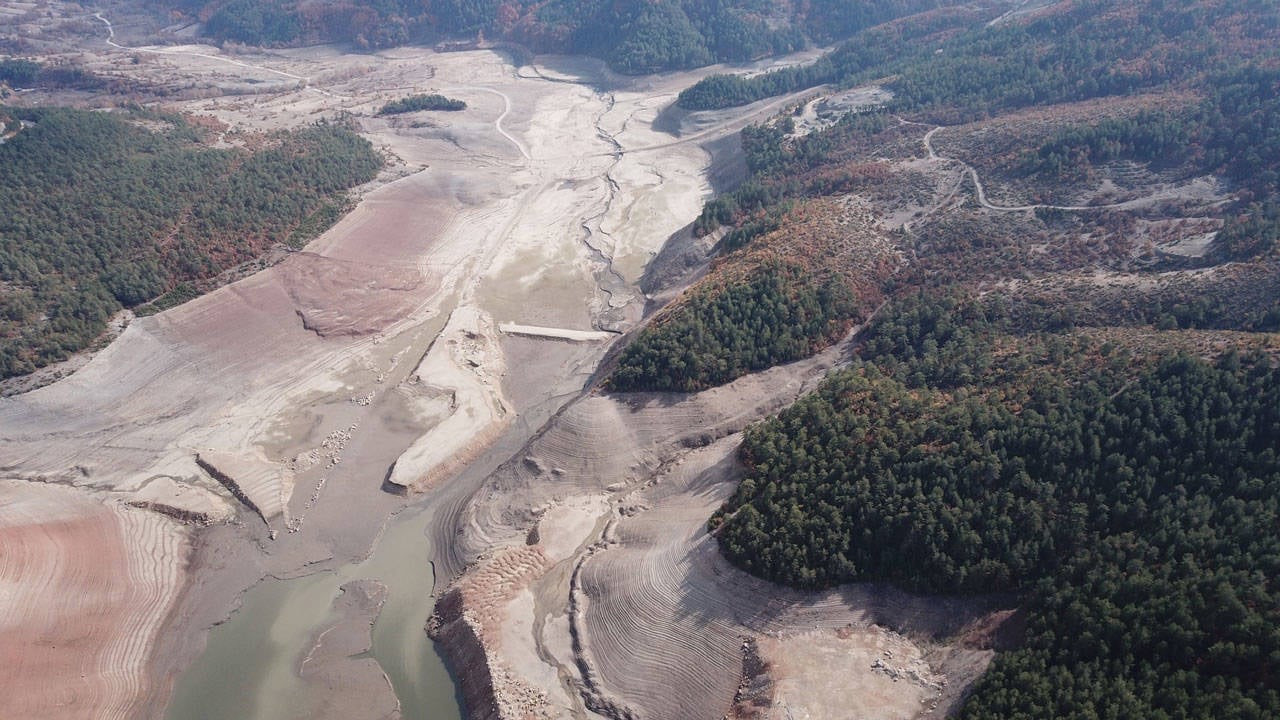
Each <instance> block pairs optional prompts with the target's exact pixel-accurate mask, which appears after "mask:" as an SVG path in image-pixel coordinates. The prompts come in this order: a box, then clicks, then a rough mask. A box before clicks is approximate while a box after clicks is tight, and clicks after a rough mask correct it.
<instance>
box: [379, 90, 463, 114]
mask: <svg viewBox="0 0 1280 720" xmlns="http://www.w3.org/2000/svg"><path fill="white" fill-rule="evenodd" d="M466 109H467V104H466V103H465V102H463V101H461V100H454V99H453V98H447V97H445V96H443V95H437V94H435V93H432V94H430V95H410V96H409V97H405V98H400V99H399V100H392V101H391V102H389V103H387V104H386V105H383V106H382V109H381V110H379V111H378V114H379V115H399V114H401V113H410V112H417V111H419V110H448V111H450V112H457V111H459V110H466Z"/></svg>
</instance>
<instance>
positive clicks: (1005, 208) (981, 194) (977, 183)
mask: <svg viewBox="0 0 1280 720" xmlns="http://www.w3.org/2000/svg"><path fill="white" fill-rule="evenodd" d="M898 121H899V122H901V123H902V124H904V125H919V126H921V127H929V126H928V125H925V124H924V123H918V122H912V121H910V120H903V119H902V118H898ZM945 129H946V126H945V125H935V126H933V129H932V130H930V131H929V132H927V133H925V134H924V149H925V150H926V151H927V152H928V153H929V159H930V160H936V161H939V162H949V163H955V164H957V165H959V166H960V167H962V168H963V169H964V171H965V172H966V173H968V175H969V177H970V179H972V180H973V187H974V190H976V192H977V196H978V203H979V204H980V205H982V207H984V208H986V209H987V210H994V211H996V212H1031V211H1034V210H1065V211H1069V212H1083V211H1088V210H1108V209H1118V208H1126V207H1130V206H1132V204H1133V202H1134V201H1132V200H1129V201H1126V202H1119V203H1109V204H1107V205H1046V204H1044V203H1036V204H1034V205H1012V206H1009V205H996V204H995V203H992V202H991V201H990V200H988V199H987V189H986V188H985V187H984V186H983V185H982V179H981V178H979V177H978V171H977V170H975V169H974V168H973V166H972V165H970V164H969V163H967V162H965V161H963V160H961V159H959V158H953V157H946V156H945V155H939V154H938V152H937V151H936V150H935V149H934V147H933V136H934V135H935V134H936V133H937V132H938V131H939V130H945Z"/></svg>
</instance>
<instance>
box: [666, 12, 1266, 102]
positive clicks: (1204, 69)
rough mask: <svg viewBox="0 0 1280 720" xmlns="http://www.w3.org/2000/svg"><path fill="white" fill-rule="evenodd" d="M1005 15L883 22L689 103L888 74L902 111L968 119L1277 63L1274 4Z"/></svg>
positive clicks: (719, 80) (748, 98)
mask: <svg viewBox="0 0 1280 720" xmlns="http://www.w3.org/2000/svg"><path fill="white" fill-rule="evenodd" d="M999 12H1001V9H1000V8H991V9H989V10H987V11H982V10H968V9H956V10H948V11H944V12H934V13H924V14H921V15H918V16H912V17H906V18H904V19H902V20H899V21H897V22H893V23H888V24H882V25H876V26H872V27H869V28H867V29H865V30H862V31H861V32H859V33H858V34H856V35H855V36H854V37H852V38H850V39H849V40H848V41H847V42H845V43H843V44H842V45H840V46H839V47H837V48H836V50H834V51H833V52H831V53H830V54H828V55H826V56H824V57H822V58H821V59H819V60H818V61H817V62H816V63H814V64H812V65H808V66H803V67H796V68H785V69H781V70H776V71H773V72H769V73H763V74H759V75H755V76H753V77H749V78H746V77H741V76H736V75H713V76H710V77H708V78H706V79H704V80H702V81H701V82H699V83H697V84H696V85H694V86H692V87H690V88H689V89H687V90H686V91H684V92H683V93H681V95H680V98H679V103H680V105H681V106H682V107H684V108H687V109H690V110H706V109H712V108H723V107H730V106H733V105H741V104H744V103H748V102H752V101H754V100H759V99H761V98H765V97H770V96H774V95H780V94H784V93H788V92H794V91H796V90H802V89H805V88H810V87H815V86H818V85H822V84H827V83H835V84H837V85H841V86H851V85H854V84H857V83H861V82H869V81H872V80H877V79H881V78H887V82H886V83H885V87H886V88H887V89H889V90H890V91H892V92H893V94H894V99H893V102H892V107H893V109H895V110H901V111H907V110H912V111H927V112H929V113H930V114H931V115H932V116H933V117H934V118H935V119H938V120H939V121H944V122H956V121H959V120H962V119H966V118H973V117H980V116H983V115H987V114H991V113H993V112H996V111H999V110H1002V109H1008V108H1015V107H1025V106H1028V105H1042V104H1046V103H1052V102H1066V101H1071V100H1083V99H1087V98H1093V97H1101V96H1106V95H1117V94H1124V93H1132V92H1135V91H1137V90H1140V89H1143V88H1153V87H1160V86H1164V85H1169V84H1177V83H1186V82H1197V81H1203V80H1205V79H1206V76H1207V75H1209V74H1212V73H1213V72H1214V71H1215V70H1216V69H1218V68H1220V67H1221V66H1222V64H1224V63H1226V64H1230V63H1232V62H1233V61H1236V60H1237V59H1238V58H1239V57H1240V56H1250V55H1259V54H1262V55H1271V56H1273V57H1274V55H1275V52H1276V48H1275V47H1274V45H1273V43H1274V42H1275V38H1276V37H1277V34H1278V33H1280V18H1278V17H1277V12H1276V8H1275V6H1274V4H1272V3H1268V2H1259V1H1258V0H1139V1H1138V2H1131V1H1130V0H1090V1H1089V2H1075V3H1066V4H1059V5H1056V6H1053V7H1051V8H1049V9H1048V10H1045V11H1042V12H1039V13H1037V14H1034V15H1032V16H1031V17H1030V18H1029V19H1026V20H1016V19H1015V20H1013V21H1011V22H1007V23H1002V24H998V25H990V24H989V23H988V22H987V21H989V20H991V19H992V18H994V17H995V15H996V14H998V13H999ZM1268 45H1272V46H1271V47H1267V46H1268Z"/></svg>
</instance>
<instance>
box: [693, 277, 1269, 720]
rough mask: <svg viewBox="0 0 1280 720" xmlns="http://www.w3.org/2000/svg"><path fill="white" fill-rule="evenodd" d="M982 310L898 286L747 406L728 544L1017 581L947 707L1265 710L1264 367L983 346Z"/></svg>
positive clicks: (778, 554) (1016, 712) (973, 583)
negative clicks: (793, 394) (1008, 622)
mask: <svg viewBox="0 0 1280 720" xmlns="http://www.w3.org/2000/svg"><path fill="white" fill-rule="evenodd" d="M986 312H987V310H985V309H983V308H982V307H981V306H979V305H977V304H973V303H957V302H955V301H954V300H950V301H949V300H946V299H945V298H944V299H939V298H937V297H924V298H916V299H913V300H912V301H908V302H905V303H903V305H902V306H901V307H900V308H897V309H894V310H892V311H890V312H888V313H886V314H884V315H883V316H882V319H879V320H877V322H876V323H875V327H874V328H873V330H872V337H871V340H870V342H869V344H868V346H867V349H866V351H865V352H863V353H862V355H861V362H860V363H858V364H856V365H855V366H854V367H853V368H852V369H850V370H848V371H844V372H841V373H837V374H836V375H834V376H832V377H831V378H829V379H828V380H827V381H826V382H825V383H824V384H823V385H822V387H821V388H820V389H819V390H818V391H816V392H815V393H813V394H812V395H809V396H806V397H805V398H802V399H801V400H800V401H798V402H797V403H796V404H795V405H794V406H793V407H792V408H790V409H788V410H786V411H784V412H783V413H782V414H781V415H779V416H778V417H776V418H774V419H771V420H769V421H766V422H764V423H761V424H760V425H757V426H755V427H753V428H751V429H749V430H748V432H747V433H746V437H745V439H744V442H743V445H742V449H741V457H742V460H743V462H744V463H745V464H746V466H747V473H746V477H745V479H744V480H743V482H742V484H741V485H740V486H739V488H738V490H737V492H736V493H735V495H734V496H733V497H732V498H731V499H730V500H729V501H728V502H727V503H726V505H725V507H724V508H723V509H722V510H721V511H720V512H719V513H717V515H716V516H715V518H713V520H712V527H713V528H714V529H715V530H716V531H717V533H718V537H719V538H720V542H721V547H722V549H723V551H724V552H725V553H726V555H727V556H728V557H729V558H730V559H731V560H732V561H733V562H734V563H736V564H738V565H740V566H741V567H743V568H744V569H746V570H748V571H750V572H753V573H756V574H759V575H762V576H764V577H767V578H771V579H774V580H777V581H779V582H784V583H787V584H793V585H799V586H802V587H825V586H828V585H832V584H836V583H841V582H848V581H852V580H889V581H892V582H895V583H898V584H901V585H903V586H905V587H909V588H913V589H917V590H922V591H928V592H942V593H966V592H991V591H1007V592H1012V593H1015V594H1016V595H1018V596H1019V597H1020V598H1021V602H1022V604H1023V607H1024V610H1025V611H1026V612H1027V614H1028V618H1029V619H1028V628H1027V633H1026V638H1025V641H1024V643H1023V644H1022V645H1021V647H1019V648H1017V649H1015V650H1012V651H1009V652H1005V653H1001V654H1000V655H998V656H997V658H996V660H995V662H994V663H993V665H992V667H991V669H990V671H989V672H988V674H987V675H986V676H984V678H983V679H982V680H981V681H980V682H979V684H978V685H977V687H976V688H975V690H974V692H973V694H972V696H971V697H970V698H969V699H968V701H967V702H966V704H965V706H964V708H963V710H962V712H961V717H963V718H969V719H973V720H978V719H982V720H988V719H995V718H1009V719H1012V718H1028V717H1062V718H1080V719H1081V720H1083V719H1085V718H1099V717H1149V718H1206V719H1207V718H1220V717H1235V718H1258V719H1259V720H1260V719H1261V718H1267V717H1275V716H1276V715H1277V713H1280V677H1278V676H1277V674H1276V670H1277V669H1278V668H1277V663H1278V662H1280V585H1278V582H1277V578H1280V535H1277V533H1276V532H1275V528H1276V527H1277V523H1280V458H1278V455H1277V450H1280V448H1278V447H1277V442H1280V441H1278V440H1277V438H1280V411H1278V410H1277V408H1280V370H1277V369H1276V368H1275V367H1274V363H1273V362H1272V361H1271V360H1270V359H1269V358H1265V357H1240V356H1238V355H1235V354H1231V353H1228V354H1226V355H1224V356H1222V357H1220V358H1219V359H1218V360H1216V361H1208V360H1205V359H1200V358H1194V357H1190V356H1186V355H1180V354H1177V353H1172V352H1171V353H1167V354H1161V353H1159V352H1156V353H1154V355H1153V356H1151V357H1144V358H1141V359H1139V361H1138V362H1136V363H1135V362H1133V360H1132V359H1122V358H1120V357H1117V356H1115V355H1113V356H1112V357H1110V358H1107V357H1106V354H1105V353H1100V352H1099V351H1098V349H1097V348H1091V349H1089V350H1088V351H1085V350H1084V348H1082V347H1081V346H1080V345H1079V343H1081V342H1087V341H1085V340H1082V339H1080V338H1074V337H1071V336H1063V335H1055V334H1052V333H1050V334H1044V335H1040V336H1029V337H1026V338H1023V340H1022V341H1020V342H1019V343H1018V344H1019V346H1020V347H1021V348H1022V350H1021V352H1020V353H1018V354H1017V356H1016V357H1014V358H1010V357H1009V352H1008V349H1007V348H1008V342H1007V341H1006V342H1005V343H1004V344H1003V345H1002V346H1003V347H1005V348H1006V349H1005V350H1004V351H1003V352H1002V356H1001V361H1000V362H999V363H992V362H991V361H990V358H989V357H987V358H985V359H984V357H983V356H984V354H986V355H988V356H989V353H990V352H991V348H992V345H993V343H994V342H995V341H996V340H997V339H999V338H1001V337H1007V336H1003V330H1001V323H1002V321H1001V319H1000V318H999V317H998V316H997V317H993V318H991V319H990V321H989V322H988V321H984V319H983V318H984V317H985V314H986ZM1055 348H1056V349H1055ZM1110 352H1112V353H1115V351H1110ZM1098 357H1103V358H1104V360H1103V361H1102V362H1103V363H1104V364H1103V365H1102V366H1096V365H1094V364H1092V363H1093V362H1096V358H1098ZM1084 358H1091V359H1090V360H1085V359H1084ZM958 360H960V361H962V364H964V365H966V366H967V367H968V370H967V371H958V370H957V369H956V366H957V361H958ZM1011 363H1012V364H1015V365H1017V364H1021V365H1022V367H1021V368H1019V369H1014V370H1010V369H1009V367H1008V365H1010V364H1011ZM1030 378H1034V382H1032V381H1031V380H1030Z"/></svg>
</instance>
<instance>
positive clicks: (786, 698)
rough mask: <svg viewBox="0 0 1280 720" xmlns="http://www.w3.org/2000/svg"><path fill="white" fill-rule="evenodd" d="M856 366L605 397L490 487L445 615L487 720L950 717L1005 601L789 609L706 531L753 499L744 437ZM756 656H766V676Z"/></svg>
mask: <svg viewBox="0 0 1280 720" xmlns="http://www.w3.org/2000/svg"><path fill="white" fill-rule="evenodd" d="M845 351H846V348H845V346H843V345H842V346H838V347H837V348H834V349H832V350H829V351H827V352H826V353H823V354H822V355H820V356H818V357H816V358H814V359H812V360H808V361H802V362H799V363H795V364H793V365H790V366H786V367H781V368H775V369H773V370H769V371H766V372H764V373H760V374H758V375H753V376H748V377H745V378H742V379H740V380H738V381H736V382H734V383H732V384H730V385H728V386H725V387H722V388H718V389H715V390H710V391H707V392H704V393H700V394H697V395H692V396H675V395H669V396H666V395H664V396H652V395H644V396H639V395H637V396H603V395H589V396H587V397H584V398H583V399H582V400H580V401H578V402H577V403H574V404H573V405H571V406H569V407H567V408H566V409H565V410H564V411H563V412H562V413H561V414H560V415H559V416H558V417H557V418H556V419H555V420H554V421H553V422H552V423H551V424H550V425H549V426H548V427H547V428H546V429H545V430H544V431H543V432H542V433H541V434H540V436H539V437H538V438H537V439H536V440H534V441H533V442H531V443H530V444H529V445H528V446H527V448H526V449H525V451H524V452H522V453H521V454H520V455H518V456H517V457H516V458H515V459H513V460H512V461H511V462H510V463H508V465H506V466H505V467H504V468H502V469H501V470H500V471H499V472H498V473H496V474H495V475H494V476H493V477H491V478H490V479H489V481H488V482H487V483H486V484H485V486H484V487H483V488H482V489H481V492H480V493H479V494H478V495H477V496H476V497H475V499H474V500H473V502H472V503H471V504H470V505H469V506H468V507H467V508H466V509H465V510H464V512H463V515H462V518H461V521H460V522H461V528H462V530H463V532H464V535H463V537H462V538H460V539H461V540H462V547H463V548H464V551H465V552H466V553H467V557H469V558H473V559H474V562H473V565H472V566H471V567H470V569H469V570H468V571H467V572H466V573H464V574H463V576H462V579H461V580H459V581H458V583H457V584H456V585H455V587H454V589H452V590H451V591H450V592H449V593H447V594H446V595H445V596H444V598H443V599H442V601H441V602H440V604H439V605H438V607H437V619H438V622H439V626H440V627H442V628H443V632H440V633H439V637H440V638H441V639H442V640H443V641H445V642H446V645H447V646H448V647H449V648H450V655H451V658H452V660H453V662H454V663H455V667H457V668H458V673H459V674H461V675H462V676H463V677H468V676H469V673H471V672H472V670H473V669H474V668H477V667H483V668H485V672H484V676H485V677H486V678H488V681H487V682H486V683H484V684H483V687H479V686H471V687H464V689H465V690H466V691H467V698H468V701H469V705H468V706H469V708H470V709H471V711H470V712H471V717H474V718H504V717H512V718H514V717H524V716H526V715H525V713H531V714H532V715H533V716H536V717H543V716H545V717H568V716H576V717H580V716H582V715H583V713H585V712H591V713H594V714H596V715H601V716H605V717H611V718H629V719H630V718H664V719H665V718H670V719H672V720H678V719H683V718H689V717H721V716H728V715H735V716H741V717H779V718H781V717H794V718H802V717H812V718H839V717H855V716H856V717H885V718H912V717H935V716H936V717H941V716H942V714H943V713H945V712H946V711H948V710H949V709H952V706H953V705H954V703H956V702H958V700H959V698H960V696H961V693H963V691H964V689H965V688H967V687H968V685H969V684H971V683H972V681H973V680H974V679H976V677H977V676H978V675H979V674H980V673H981V672H982V670H983V669H985V667H986V665H987V663H988V662H989V661H990V658H991V652H990V651H989V650H972V649H966V648H964V647H960V646H959V645H957V644H955V643H951V642H949V641H947V640H946V638H950V637H953V636H955V635H957V634H958V633H959V632H960V631H961V630H962V629H963V628H964V627H965V626H966V625H969V624H970V623H972V622H974V621H976V620H978V619H979V618H981V617H982V616H983V615H984V614H985V613H987V612H989V611H990V610H991V609H992V602H993V601H990V600H980V601H972V600H971V601H963V602H961V601H946V600H938V599H934V598H922V597H915V596H911V595H908V594H905V593H902V592H899V591H896V590H893V589H892V588H888V587H881V586H875V585H856V586H847V587H843V588H839V589H837V590H834V591H830V592H826V593H818V594H814V593H800V592H796V591H791V590H787V589H785V588H780V587H778V586H775V585H772V584H770V583H767V582H764V581H761V580H758V579H755V578H752V577H750V576H748V575H746V574H745V573H742V572H740V571H738V570H737V569H735V568H733V567H731V566H729V565H728V563H727V562H726V561H725V560H724V559H723V558H722V557H721V556H720V554H719V551H718V549H717V548H716V545H715V541H714V539H713V538H711V537H710V536H709V535H708V534H707V532H706V521H707V518H708V517H709V516H710V515H711V513H712V512H713V511H714V510H715V509H716V508H717V507H718V506H719V505H720V504H721V503H722V502H723V501H724V500H725V499H726V498H727V497H728V495H729V494H730V493H731V492H732V491H733V488H734V484H735V482H736V473H737V470H738V468H737V466H736V461H735V457H734V452H735V449H736V447H737V444H738V442H739V439H740V436H739V435H738V433H739V431H740V430H741V429H742V428H743V427H744V426H745V425H746V424H747V423H749V422H752V421H754V420H756V419H759V418H761V417H764V416H766V415H767V414H769V413H772V412H775V411H777V410H778V409H780V408H781V407H782V406H784V405H785V404H787V403H789V402H791V401H792V400H793V399H794V398H795V397H796V396H797V395H798V394H799V393H801V392H803V391H804V390H805V389H807V388H809V387H811V386H812V384H813V383H814V382H816V381H817V380H818V379H819V378H820V377H821V376H822V375H823V374H824V373H825V372H826V371H827V370H828V369H829V368H830V367H832V365H833V364H834V363H836V362H837V361H838V358H839V357H840V354H841V353H842V352H845ZM526 555H528V556H530V557H534V556H536V557H537V558H538V562H536V563H526V564H524V565H521V566H520V570H519V572H507V573H505V574H502V573H499V575H501V577H502V580H501V582H492V581H491V580H490V579H491V578H493V577H494V576H495V569H494V568H495V563H497V564H500V565H501V566H504V567H505V566H510V565H511V563H512V557H523V556H526ZM477 585H480V586H484V587H488V588H491V589H490V591H489V592H488V593H477V592H476V590H475V588H476V586H477ZM497 587H500V588H501V592H497V591H496V590H493V589H492V588H497ZM499 609H500V610H499ZM462 625H465V626H466V627H467V628H468V632H466V633H464V632H462V630H461V629H460V628H461V626H462ZM757 643H758V645H757ZM749 648H750V649H751V651H752V653H753V654H756V653H758V654H759V656H760V662H758V663H756V665H757V666H759V667H756V668H755V669H754V670H749V669H745V668H747V666H749V665H751V663H749V662H745V660H746V658H744V654H746V653H747V650H748V649H749ZM756 648H758V650H757V649H756ZM824 658H834V659H838V660H839V661H838V662H834V661H833V662H827V660H825V659H824ZM753 686H758V687H757V688H756V690H757V692H755V693H754V694H751V697H747V695H749V694H750V693H747V692H746V690H747V689H749V688H751V687H753ZM531 687H532V688H533V690H531V689H530V688H531ZM854 698H861V699H860V700H858V701H856V702H854V701H853V700H852V699H854ZM735 700H736V701H737V702H735ZM859 708H861V710H859ZM515 710H518V712H515ZM862 711H866V713H867V714H863V713H862Z"/></svg>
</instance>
